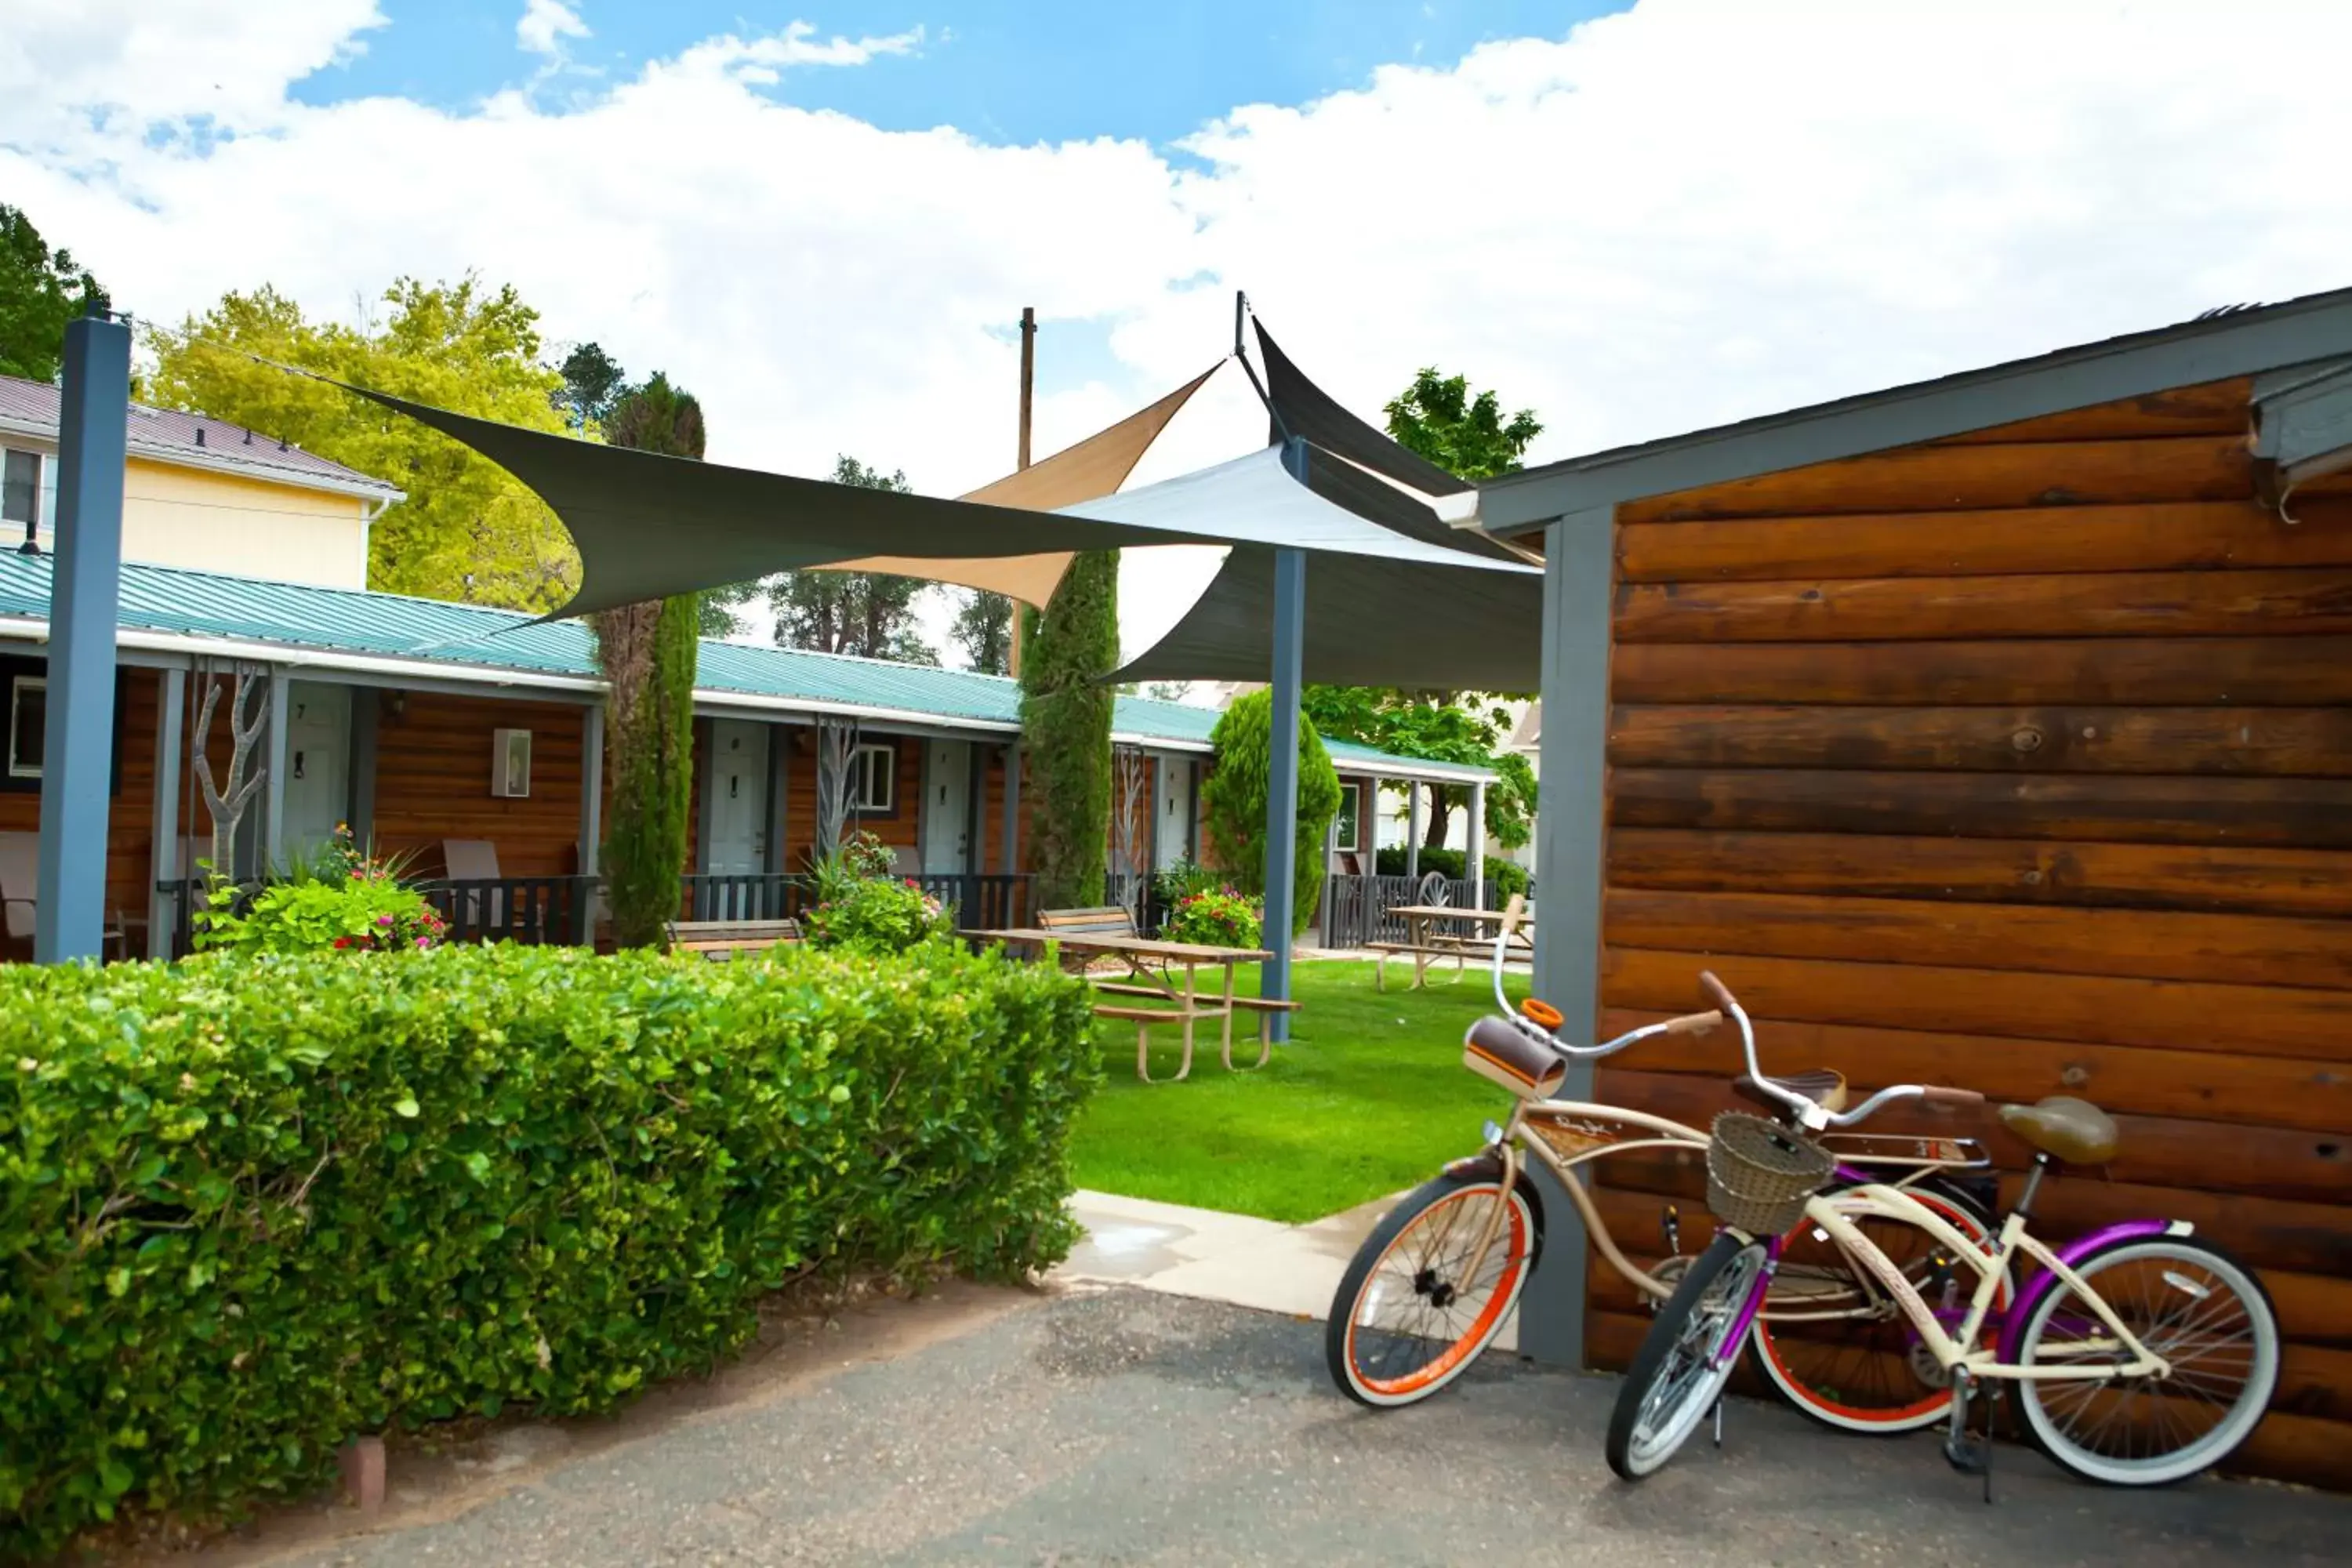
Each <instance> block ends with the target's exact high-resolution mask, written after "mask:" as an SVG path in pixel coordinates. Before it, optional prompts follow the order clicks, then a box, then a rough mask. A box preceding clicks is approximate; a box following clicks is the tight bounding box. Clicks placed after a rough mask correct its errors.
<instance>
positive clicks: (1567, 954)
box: [1519, 508, 1614, 1366]
mask: <svg viewBox="0 0 2352 1568" xmlns="http://www.w3.org/2000/svg"><path fill="white" fill-rule="evenodd" d="M1613 518H1614V513H1613V511H1612V510H1610V509H1607V508H1603V509H1601V510H1597V511H1588V512H1576V513H1571V514H1570V515H1569V516H1567V517H1564V518H1562V519H1560V521H1558V522H1556V523H1554V524H1552V525H1551V527H1550V528H1549V529H1548V530H1546V531H1545V536H1544V616H1543V663H1542V667H1541V668H1542V676H1543V705H1544V726H1543V741H1542V745H1543V768H1542V773H1541V776H1540V778H1539V780H1538V796H1537V806H1536V832H1537V833H1538V835H1539V836H1540V837H1539V838H1538V849H1537V854H1536V863H1537V864H1538V865H1539V866H1541V867H1542V868H1543V879H1544V880H1543V908H1544V912H1543V919H1541V920H1539V921H1537V922H1536V973H1535V988H1536V994H1538V995H1539V996H1541V997H1543V998H1544V999H1545V1000H1546V1001H1548V1002H1549V1003H1550V1004H1551V1005H1553V1006H1555V1007H1558V1008H1559V1010H1560V1011H1561V1012H1562V1013H1564V1014H1566V1015H1567V1016H1568V1026H1567V1027H1568V1031H1569V1033H1570V1037H1572V1038H1575V1039H1577V1040H1580V1041H1589V1040H1590V1039H1591V1037H1592V1031H1593V1027H1594V1025H1595V1024H1596V1023H1597V1022H1598V1021H1599V1018H1600V1015H1601V874H1602V866H1601V856H1602V849H1603V845H1604V839H1603V831H1602V811H1603V808H1604V795H1603V793H1602V787H1601V765H1602V764H1601V759H1602V752H1603V748H1604V746H1605V745H1606V742H1607V741H1608V731H1609V608H1610V605H1609V601H1610V584H1611V579H1612V570H1613V567H1614V561H1613V557H1612V547H1613V540H1612V533H1613V531H1614V529H1613ZM1559 1092H1560V1094H1561V1095H1562V1096H1563V1097H1565V1098H1567V1099H1570V1100H1590V1099H1591V1097H1592V1064H1591V1062H1589V1061H1588V1062H1572V1063H1571V1064H1570V1067H1569V1069H1568V1081H1567V1083H1566V1084H1564V1085H1563V1086H1562V1087H1561V1089H1560V1091H1559ZM1532 1169H1533V1171H1534V1174H1535V1178H1536V1185H1537V1187H1538V1190H1540V1191H1541V1192H1542V1194H1543V1198H1544V1215H1545V1218H1546V1221H1547V1223H1548V1226H1549V1232H1550V1234H1549V1236H1547V1237H1545V1241H1544V1251H1543V1261H1542V1263H1541V1264H1540V1265H1538V1268H1537V1269H1536V1272H1535V1274H1534V1275H1533V1276H1532V1277H1531V1278H1530V1279H1528V1284H1527V1294H1526V1296H1525V1297H1524V1299H1522V1300H1521V1301H1520V1303H1519V1353H1520V1354H1522V1355H1526V1356H1529V1357H1532V1358H1534V1359H1535V1360H1537V1361H1544V1362H1554V1363H1559V1364H1562V1365H1566V1366H1582V1365H1583V1364H1584V1310H1585V1257H1584V1252H1585V1237H1584V1225H1583V1221H1582V1219H1581V1218H1580V1215H1578V1213H1577V1211H1576V1206H1575V1205H1574V1204H1573V1203H1571V1202H1570V1199H1569V1196H1568V1194H1566V1193H1565V1192H1563V1191H1562V1190H1561V1189H1560V1186H1559V1183H1558V1182H1557V1181H1555V1180H1554V1179H1553V1178H1552V1175H1551V1173H1549V1172H1548V1171H1546V1170H1544V1169H1543V1168H1542V1167H1541V1166H1540V1165H1536V1166H1533V1167H1532Z"/></svg>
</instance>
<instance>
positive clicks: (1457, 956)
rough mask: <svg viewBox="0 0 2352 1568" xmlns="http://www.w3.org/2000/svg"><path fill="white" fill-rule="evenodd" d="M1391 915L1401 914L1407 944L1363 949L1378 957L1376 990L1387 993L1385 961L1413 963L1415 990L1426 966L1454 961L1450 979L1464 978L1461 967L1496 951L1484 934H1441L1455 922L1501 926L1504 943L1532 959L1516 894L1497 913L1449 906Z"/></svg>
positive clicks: (1399, 909)
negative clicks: (1473, 959)
mask: <svg viewBox="0 0 2352 1568" xmlns="http://www.w3.org/2000/svg"><path fill="white" fill-rule="evenodd" d="M1389 913H1391V914H1392V915H1402V916H1403V917H1404V921H1405V940H1404V941H1402V942H1366V943H1365V944H1364V947H1365V950H1366V951H1368V952H1372V953H1374V954H1376V955H1377V956H1378V968H1377V969H1376V970H1375V972H1374V974H1373V979H1372V984H1373V986H1374V988H1375V989H1378V990H1382V991H1385V990H1387V989H1388V979H1389V960H1390V959H1391V958H1411V959H1412V984H1413V985H1414V987H1415V988H1416V989H1418V988H1419V987H1421V986H1423V985H1424V984H1427V983H1428V973H1429V967H1430V965H1432V964H1433V963H1444V961H1445V960H1446V959H1449V958H1450V959H1452V960H1453V961H1454V980H1455V981H1456V982H1459V981H1460V980H1461V978H1462V972H1463V966H1464V964H1465V963H1466V962H1467V961H1468V960H1469V959H1470V958H1472V957H1474V956H1477V957H1483V956H1485V955H1486V953H1487V952H1491V951H1492V950H1493V948H1494V938H1492V937H1490V936H1488V935H1487V934H1486V932H1485V931H1478V932H1476V933H1475V934H1474V933H1471V932H1466V931H1454V930H1449V929H1444V927H1446V926H1447V925H1448V924H1449V923H1453V922H1459V923H1463V924H1474V925H1478V926H1482V927H1483V926H1488V925H1496V924H1499V925H1500V926H1501V927H1502V935H1503V937H1504V939H1505V940H1506V941H1507V942H1510V943H1511V944H1512V945H1513V946H1514V947H1518V948H1524V949H1525V950H1526V952H1527V953H1528V956H1530V957H1532V956H1533V955H1534V952H1535V942H1534V936H1533V933H1532V932H1531V931H1528V929H1527V926H1526V921H1527V900H1526V899H1525V898H1523V897H1521V896H1520V895H1519V894H1517V893H1514V894H1512V895H1511V898H1510V901H1509V902H1508V903H1507V904H1506V905H1504V907H1503V908H1501V909H1499V910H1476V909H1464V908H1461V907H1458V906H1456V905H1453V904H1396V905H1392V906H1391V908H1390V910H1389Z"/></svg>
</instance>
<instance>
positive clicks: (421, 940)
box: [416, 936, 433, 947]
mask: <svg viewBox="0 0 2352 1568" xmlns="http://www.w3.org/2000/svg"><path fill="white" fill-rule="evenodd" d="M416 945H417V946H419V947H431V946H432V945H433V939H432V938H431V937H429V936H420V937H418V938H417V939H416Z"/></svg>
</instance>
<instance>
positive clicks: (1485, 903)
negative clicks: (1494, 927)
mask: <svg viewBox="0 0 2352 1568" xmlns="http://www.w3.org/2000/svg"><path fill="white" fill-rule="evenodd" d="M1423 880H1425V877H1381V876H1364V877H1344V876H1334V877H1331V878H1329V879H1327V880H1326V881H1325V882H1324V884H1323V912H1322V916H1321V927H1322V931H1323V945H1324V946H1326V947H1332V948H1357V947H1361V946H1363V945H1364V944H1365V943H1366V942H1402V941H1404V940H1405V937H1406V935H1407V931H1406V922H1405V919H1404V917H1403V916H1402V915H1397V914H1391V913H1390V912H1389V911H1390V910H1394V909H1397V908H1399V907H1400V906H1402V905H1406V904H1417V903H1419V902H1421V884H1422V883H1423ZM1494 894H1495V883H1494V880H1493V879H1491V878H1489V879H1486V882H1485V883H1484V884H1483V885H1482V886H1479V887H1475V888H1474V887H1473V886H1472V885H1471V883H1470V881H1469V879H1467V878H1463V877H1451V878H1448V879H1446V881H1445V892H1444V898H1442V899H1440V900H1438V901H1439V902H1441V903H1445V904H1451V905H1454V906H1457V907H1459V908H1463V909H1489V910H1491V909H1499V908H1500V907H1501V906H1500V905H1498V904H1496V903H1493V902H1490V901H1489V900H1491V899H1492V898H1493V896H1494Z"/></svg>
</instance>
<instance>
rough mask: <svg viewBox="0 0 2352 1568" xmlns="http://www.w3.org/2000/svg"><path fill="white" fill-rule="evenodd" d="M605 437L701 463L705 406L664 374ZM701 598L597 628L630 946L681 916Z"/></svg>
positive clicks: (617, 894) (620, 908) (615, 861)
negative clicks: (604, 687) (679, 896)
mask: <svg viewBox="0 0 2352 1568" xmlns="http://www.w3.org/2000/svg"><path fill="white" fill-rule="evenodd" d="M605 434H606V437H607V438H608V439H609V440H610V441H611V442H612V443H613V444H614V446H616V447H635V449H637V450H639V451H644V452H661V453H664V454H666V455H667V456H669V457H673V458H700V457H701V456H702V450H703V429H702V405H701V404H700V403H698V402H697V401H696V400H695V397H694V395H693V394H691V393H689V392H688V391H686V390H685V389H684V388H682V387H678V386H674V385H672V384H671V383H670V380H669V377H668V376H667V375H665V374H662V373H661V372H659V371H656V372H655V373H654V375H653V379H651V380H650V381H648V382H646V384H645V385H643V386H641V387H636V388H635V389H633V390H632V391H630V392H628V393H627V394H626V395H624V396H623V397H622V398H621V399H620V401H619V402H618V403H617V404H616V405H614V408H613V410H612V417H611V419H610V420H609V421H608V422H607V425H606V429H605ZM697 598H698V595H693V594H681V595H676V596H674V597H671V598H667V599H663V600H660V601H658V602H656V603H653V604H643V605H622V606H621V607H620V608H619V609H616V610H608V611H606V612H604V614H603V615H600V616H595V617H593V629H594V631H595V634H596V657H597V662H598V665H599V666H600V668H602V669H603V671H604V679H605V682H606V684H607V687H608V695H607V697H606V699H605V704H606V710H607V717H606V724H605V748H606V751H607V752H608V753H609V754H610V755H611V757H612V759H613V807H612V827H611V831H610V833H609V835H608V837H606V839H605V844H604V875H605V878H606V885H607V887H608V889H609V892H608V895H607V897H608V900H609V901H610V903H611V906H612V910H613V939H614V942H618V943H619V944H620V945H621V946H623V947H650V946H654V945H656V944H658V943H660V942H661V941H662V940H663V932H664V930H665V928H666V927H667V922H668V921H671V920H673V919H675V918H676V917H677V904H678V880H677V879H678V877H679V875H680V874H681V873H683V872H684V871H685V869H686V851H687V844H688V828H689V824H690V822H691V819H692V812H693V805H694V670H695V662H696V658H697V655H698V652H699V651H700V631H701V616H700V606H699V605H698V603H697Z"/></svg>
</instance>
